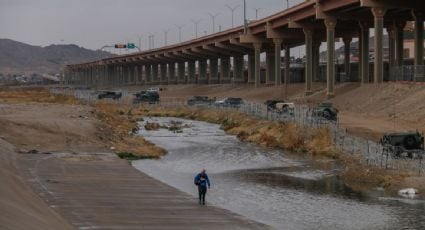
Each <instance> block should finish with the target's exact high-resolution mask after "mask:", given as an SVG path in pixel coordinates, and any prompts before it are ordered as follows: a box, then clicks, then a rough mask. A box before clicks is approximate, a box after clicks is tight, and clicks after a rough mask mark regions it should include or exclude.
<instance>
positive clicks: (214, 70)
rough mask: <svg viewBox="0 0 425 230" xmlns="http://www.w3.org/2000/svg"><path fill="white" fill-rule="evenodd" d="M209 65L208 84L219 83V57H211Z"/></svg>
mask: <svg viewBox="0 0 425 230" xmlns="http://www.w3.org/2000/svg"><path fill="white" fill-rule="evenodd" d="M209 67H210V77H209V78H208V84H216V83H218V59H217V58H211V59H210V65H209Z"/></svg>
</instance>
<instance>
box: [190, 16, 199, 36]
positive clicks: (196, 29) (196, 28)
mask: <svg viewBox="0 0 425 230" xmlns="http://www.w3.org/2000/svg"><path fill="white" fill-rule="evenodd" d="M191 21H192V22H193V24H194V25H195V38H198V24H199V23H200V22H201V21H202V19H198V20H194V19H192V20H191Z"/></svg>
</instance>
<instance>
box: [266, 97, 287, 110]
mask: <svg viewBox="0 0 425 230" xmlns="http://www.w3.org/2000/svg"><path fill="white" fill-rule="evenodd" d="M277 103H285V101H282V100H267V101H266V102H265V103H264V104H265V105H266V106H267V112H270V111H275V110H276V104H277Z"/></svg>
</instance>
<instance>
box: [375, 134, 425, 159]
mask: <svg viewBox="0 0 425 230" xmlns="http://www.w3.org/2000/svg"><path fill="white" fill-rule="evenodd" d="M380 143H381V144H382V145H383V146H384V149H385V150H387V151H390V152H391V153H392V155H393V157H394V158H398V157H401V156H402V155H405V154H404V153H406V154H407V156H408V157H410V158H413V155H414V153H417V152H422V153H423V150H424V135H423V134H421V133H419V132H417V131H416V132H399V133H386V134H384V135H383V136H382V138H381V140H380Z"/></svg>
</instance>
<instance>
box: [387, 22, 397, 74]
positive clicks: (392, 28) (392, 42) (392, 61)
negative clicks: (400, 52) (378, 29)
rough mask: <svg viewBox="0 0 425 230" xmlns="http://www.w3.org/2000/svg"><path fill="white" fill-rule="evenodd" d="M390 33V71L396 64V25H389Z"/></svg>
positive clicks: (388, 31)
mask: <svg viewBox="0 0 425 230" xmlns="http://www.w3.org/2000/svg"><path fill="white" fill-rule="evenodd" d="M387 33H388V46H389V47H388V48H389V55H388V56H389V69H390V71H391V70H392V68H393V67H394V66H395V52H396V49H395V37H396V29H395V26H394V25H391V26H389V27H387Z"/></svg>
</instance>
